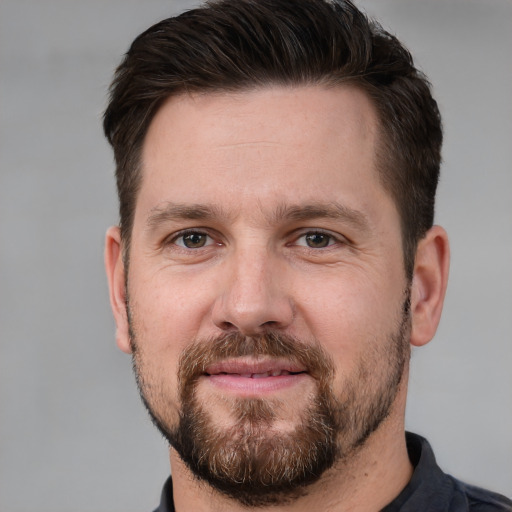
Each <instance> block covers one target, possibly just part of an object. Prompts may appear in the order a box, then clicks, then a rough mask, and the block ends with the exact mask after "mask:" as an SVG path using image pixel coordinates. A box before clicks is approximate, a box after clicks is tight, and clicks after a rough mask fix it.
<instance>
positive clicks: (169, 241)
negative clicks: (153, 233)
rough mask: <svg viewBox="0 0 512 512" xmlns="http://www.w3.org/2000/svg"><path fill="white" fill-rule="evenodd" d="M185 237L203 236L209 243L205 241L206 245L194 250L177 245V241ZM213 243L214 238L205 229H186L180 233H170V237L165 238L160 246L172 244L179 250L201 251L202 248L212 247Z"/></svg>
mask: <svg viewBox="0 0 512 512" xmlns="http://www.w3.org/2000/svg"><path fill="white" fill-rule="evenodd" d="M187 235H204V236H206V237H208V238H209V239H210V241H207V243H206V244H205V245H203V246H202V247H198V248H195V249H192V248H191V247H186V246H185V245H182V244H178V243H177V241H178V240H179V239H180V238H181V239H182V238H183V237H185V236H187ZM215 243H216V241H215V238H214V237H213V236H212V234H211V233H210V230H208V229H205V228H186V229H182V230H180V231H177V232H175V233H172V234H171V235H169V236H167V237H165V238H164V240H163V242H162V245H163V246H165V245H170V244H172V245H175V246H176V247H179V248H180V249H185V250H197V249H202V248H204V247H209V246H210V245H213V244H215ZM217 243H218V242H217Z"/></svg>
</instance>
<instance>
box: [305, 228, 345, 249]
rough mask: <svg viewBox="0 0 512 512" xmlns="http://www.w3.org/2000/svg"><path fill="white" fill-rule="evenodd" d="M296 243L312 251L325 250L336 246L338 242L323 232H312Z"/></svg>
mask: <svg viewBox="0 0 512 512" xmlns="http://www.w3.org/2000/svg"><path fill="white" fill-rule="evenodd" d="M296 243H297V245H302V246H307V247H310V248H312V249H323V248H324V247H328V246H329V245H333V244H335V243H336V240H335V238H334V237H333V236H332V235H328V234H327V233H323V232H322V231H312V232H310V233H306V234H304V235H302V236H301V237H299V238H298V239H297V242H296Z"/></svg>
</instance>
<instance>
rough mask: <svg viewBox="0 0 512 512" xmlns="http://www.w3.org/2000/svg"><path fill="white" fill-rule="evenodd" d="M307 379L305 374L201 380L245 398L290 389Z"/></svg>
mask: <svg viewBox="0 0 512 512" xmlns="http://www.w3.org/2000/svg"><path fill="white" fill-rule="evenodd" d="M308 378H309V375H308V374H307V373H297V374H294V375H279V376H277V377H263V378H259V379H258V378H256V379H254V378H251V377H242V376H241V375H229V374H222V375H207V376H204V377H202V379H206V380H207V382H209V383H210V384H212V385H213V386H215V387H218V388H220V389H222V390H224V391H231V392H234V393H236V394H238V395H245V396H255V395H262V394H267V393H273V392H276V391H281V390H284V389H288V388H292V387H295V386H297V385H299V384H300V383H302V382H303V381H304V380H305V379H308Z"/></svg>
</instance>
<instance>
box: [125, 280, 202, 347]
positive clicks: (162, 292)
mask: <svg viewBox="0 0 512 512" xmlns="http://www.w3.org/2000/svg"><path fill="white" fill-rule="evenodd" d="M196 281H197V280H194V279H184V278H177V277H176V276H169V275H165V272H159V273H158V274H157V275H155V276H153V278H151V279H148V278H146V279H138V280H137V281H136V280H135V279H133V281H132V284H133V286H130V303H131V306H132V310H133V313H134V315H136V319H137V326H138V328H139V329H140V331H141V332H140V333H137V334H138V337H141V336H142V335H143V337H144V338H146V339H148V341H149V342H150V343H151V345H152V346H151V348H150V347H148V349H152V350H153V351H158V352H167V353H169V352H171V353H178V354H179V353H181V351H182V350H183V349H184V348H185V347H186V346H187V344H188V343H190V342H191V341H192V340H194V339H195V338H196V337H197V336H198V335H199V334H200V329H201V325H202V323H203V321H204V318H205V317H206V315H207V313H208V311H209V308H210V302H211V301H209V300H208V298H207V290H206V289H205V287H202V286H200V285H199V284H198V283H197V282H196ZM135 283H137V285H135ZM139 283H142V284H139Z"/></svg>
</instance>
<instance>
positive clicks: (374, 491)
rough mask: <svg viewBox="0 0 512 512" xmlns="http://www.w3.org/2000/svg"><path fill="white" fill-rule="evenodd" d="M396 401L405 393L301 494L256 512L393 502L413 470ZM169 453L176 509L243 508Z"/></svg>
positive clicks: (364, 510) (354, 510)
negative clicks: (362, 438) (353, 450)
mask: <svg viewBox="0 0 512 512" xmlns="http://www.w3.org/2000/svg"><path fill="white" fill-rule="evenodd" d="M397 402H398V403H397ZM401 402H405V397H403V398H398V400H397V401H396V402H395V404H394V407H393V409H395V410H394V411H393V412H392V413H391V414H390V416H389V417H388V418H387V419H386V420H385V421H384V422H383V424H382V425H381V426H380V427H379V429H378V430H377V431H376V432H374V433H373V434H372V435H371V436H370V437H369V438H368V440H367V442H366V443H365V444H364V445H363V446H362V447H361V448H360V449H358V451H357V453H354V454H353V456H351V457H350V460H347V461H343V462H340V463H338V464H337V465H335V467H333V468H331V469H330V470H328V471H327V472H326V473H325V474H324V475H323V476H322V478H321V479H320V480H319V481H318V482H316V483H315V484H312V485H310V486H309V487H308V488H307V491H308V492H307V494H306V495H304V496H302V497H300V498H297V499H296V500H293V501H291V502H289V503H286V504H284V505H278V506H275V505H272V506H269V507H268V508H266V507H263V508H259V509H258V512H267V511H270V510H271V511H272V512H306V511H307V512H309V511H311V510H323V511H326V512H347V511H350V512H370V511H375V510H381V509H382V508H383V507H384V506H386V505H387V504H388V503H390V502H391V501H393V499H394V498H395V497H396V496H398V494H400V492H401V491H402V489H403V488H404V487H405V486H406V485H407V483H408V482H409V480H410V479H411V476H412V471H413V468H412V466H411V463H410V461H409V457H408V454H407V447H406V442H405V433H404V424H403V410H404V407H405V404H404V403H401ZM397 413H401V414H397ZM397 417H398V418H399V419H397ZM170 456H171V466H172V475H173V488H174V502H175V507H176V511H177V512H182V511H186V510H195V511H197V512H217V511H226V512H241V511H245V512H247V510H248V508H247V507H244V506H243V505H241V504H239V503H238V502H236V501H234V500H232V499H230V498H227V497H225V496H223V495H221V494H219V493H218V492H217V491H215V490H214V489H212V488H211V487H210V486H208V485H207V484H205V483H202V482H200V481H198V480H197V479H196V478H194V477H193V475H192V474H191V473H190V471H189V470H188V468H187V467H186V466H185V465H184V463H183V462H182V461H181V459H180V458H179V456H178V455H177V453H176V452H175V451H174V450H173V449H171V453H170Z"/></svg>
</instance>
